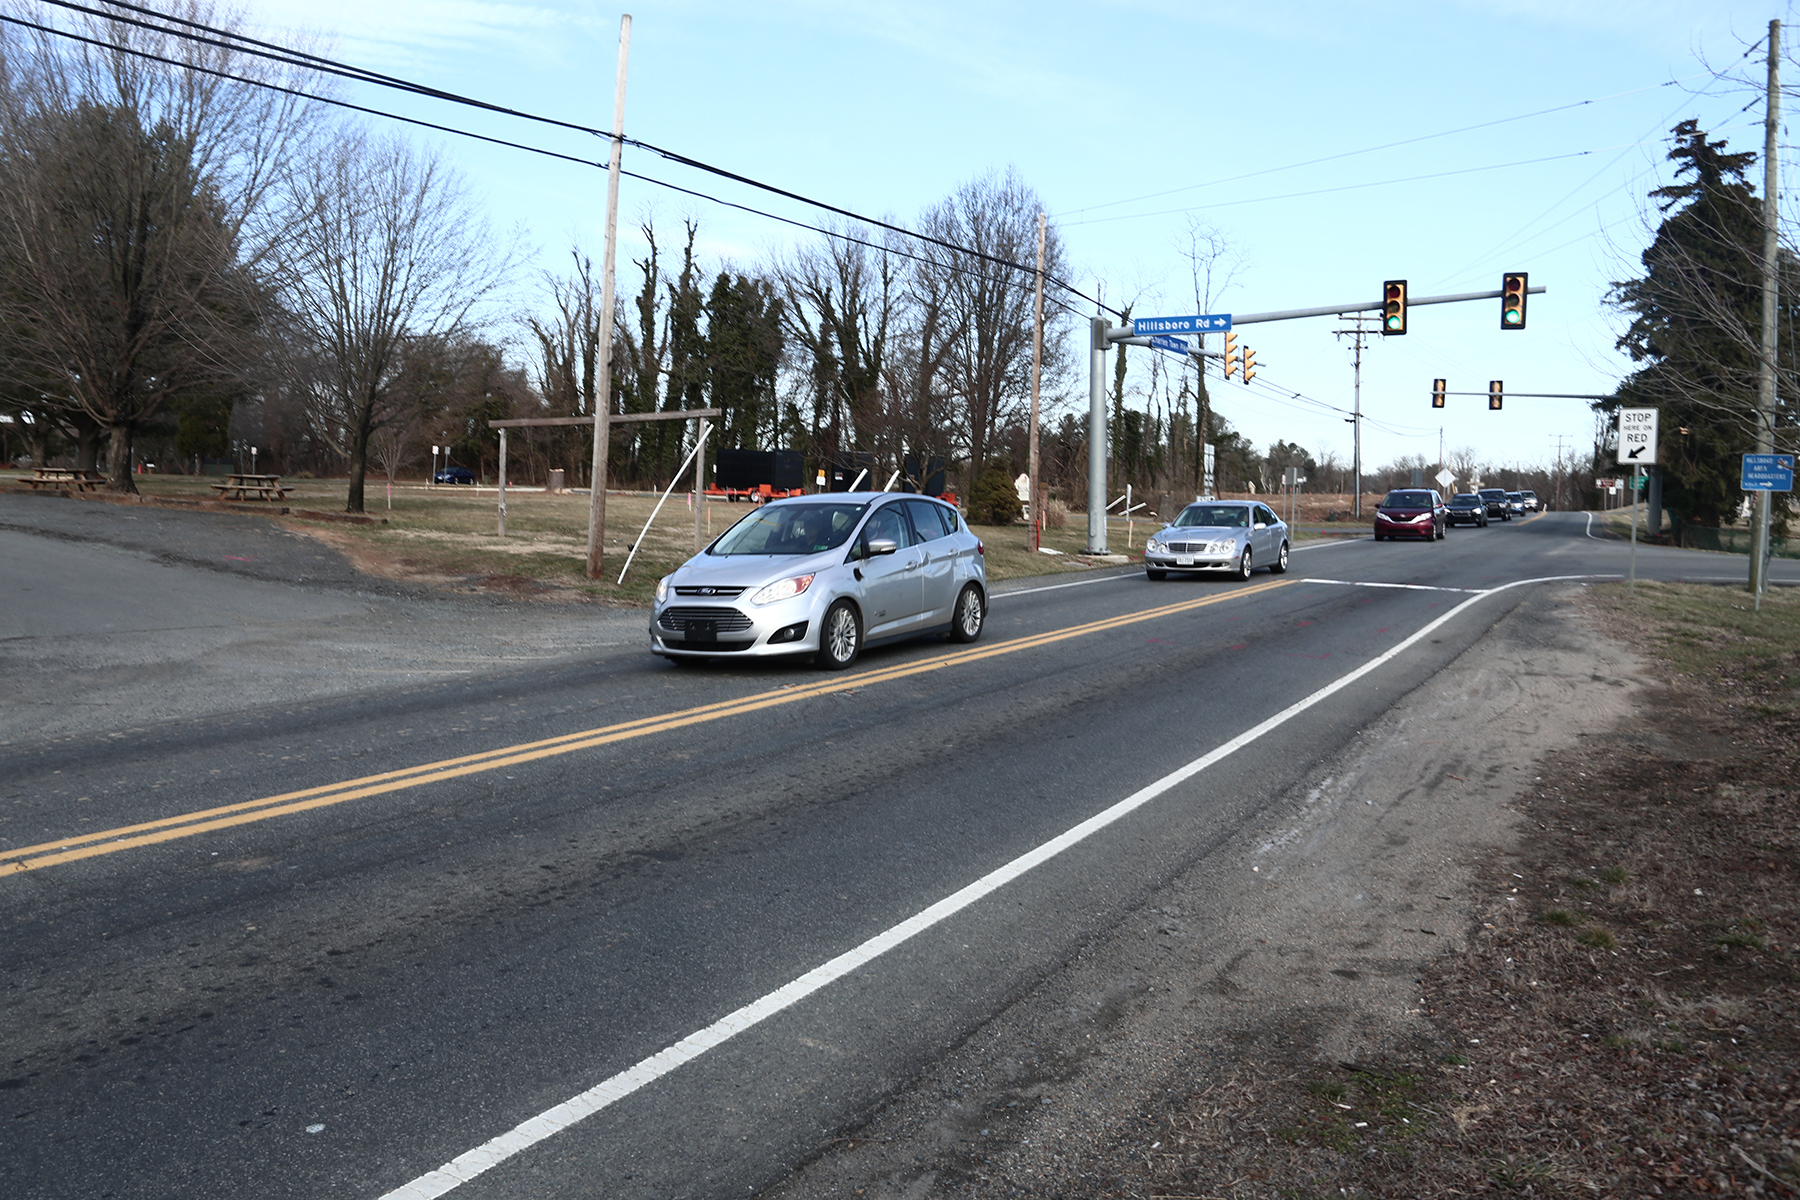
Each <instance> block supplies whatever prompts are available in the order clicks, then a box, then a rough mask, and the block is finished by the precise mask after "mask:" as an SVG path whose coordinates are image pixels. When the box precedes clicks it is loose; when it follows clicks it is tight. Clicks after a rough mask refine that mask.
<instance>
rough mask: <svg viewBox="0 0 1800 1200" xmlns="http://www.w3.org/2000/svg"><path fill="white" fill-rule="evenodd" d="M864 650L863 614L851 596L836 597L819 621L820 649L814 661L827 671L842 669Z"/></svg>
mask: <svg viewBox="0 0 1800 1200" xmlns="http://www.w3.org/2000/svg"><path fill="white" fill-rule="evenodd" d="M861 650H862V618H861V617H860V616H858V615H857V613H856V606H855V605H854V604H852V603H850V602H849V601H848V600H837V601H834V602H833V603H832V605H831V607H830V608H828V609H826V610H825V619H824V620H823V621H821V622H819V653H818V654H817V655H815V656H814V657H813V661H814V662H815V663H817V664H818V665H819V666H821V667H824V668H825V669H826V670H827V671H842V670H843V669H844V668H845V667H848V666H849V665H850V664H851V663H853V662H855V661H856V656H857V654H858V653H860V652H861Z"/></svg>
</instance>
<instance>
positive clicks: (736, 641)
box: [650, 492, 987, 670]
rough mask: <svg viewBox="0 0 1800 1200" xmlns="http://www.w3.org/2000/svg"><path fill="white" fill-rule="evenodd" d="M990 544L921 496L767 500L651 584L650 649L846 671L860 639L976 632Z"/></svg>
mask: <svg viewBox="0 0 1800 1200" xmlns="http://www.w3.org/2000/svg"><path fill="white" fill-rule="evenodd" d="M986 553H987V551H986V548H985V547H984V546H983V545H982V544H981V540H980V539H979V538H977V537H976V536H975V535H974V534H972V533H970V532H969V527H968V525H966V524H965V523H964V522H963V520H962V518H961V516H960V515H958V513H957V511H956V509H954V508H952V507H951V506H950V505H948V504H945V503H944V502H942V501H941V500H934V499H931V498H929V497H926V496H902V495H892V494H889V493H884V492H838V493H825V494H821V495H814V496H799V497H795V498H792V499H788V500H776V501H772V502H771V503H768V504H764V505H762V506H761V507H760V508H757V509H755V510H754V511H752V512H751V513H750V514H749V515H748V516H746V517H744V518H743V519H742V520H740V521H739V522H737V524H735V525H733V526H732V527H731V528H730V529H727V530H726V531H725V532H724V533H722V534H720V535H719V537H718V538H717V539H716V540H715V541H714V542H713V543H712V545H710V546H708V547H707V548H706V549H705V550H702V551H701V552H700V553H699V554H696V555H695V556H694V557H693V558H690V559H689V560H688V561H687V562H685V563H683V564H682V565H681V566H680V567H679V568H677V569H676V571H675V572H674V574H672V575H666V576H664V577H663V578H662V579H661V580H660V581H659V582H658V583H657V585H656V603H655V606H654V607H653V608H652V609H651V613H650V651H651V653H653V654H660V655H662V656H663V657H665V658H668V659H671V660H673V661H675V662H693V661H696V660H702V659H723V658H731V657H736V658H761V657H766V656H773V655H791V654H810V655H812V656H813V659H814V661H815V662H817V663H818V665H819V666H821V667H825V668H827V669H830V670H842V669H843V668H845V667H848V666H849V665H850V664H851V663H853V662H855V661H856V656H857V655H858V654H860V653H862V650H863V648H864V647H865V646H869V645H874V644H875V643H877V642H885V641H892V640H897V639H900V638H908V637H916V636H918V635H920V634H927V633H947V634H949V635H950V639H951V640H952V641H956V642H972V641H974V640H975V639H976V638H978V637H980V636H981V626H982V623H983V622H984V621H985V620H986V618H987V564H986Z"/></svg>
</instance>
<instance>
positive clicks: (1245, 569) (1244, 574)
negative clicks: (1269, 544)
mask: <svg viewBox="0 0 1800 1200" xmlns="http://www.w3.org/2000/svg"><path fill="white" fill-rule="evenodd" d="M1254 569H1255V568H1253V567H1252V566H1251V565H1250V547H1248V546H1245V547H1244V557H1243V558H1241V559H1239V560H1238V569H1237V577H1238V578H1239V579H1248V578H1250V572H1251V571H1252V570H1254Z"/></svg>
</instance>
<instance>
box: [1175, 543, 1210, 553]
mask: <svg viewBox="0 0 1800 1200" xmlns="http://www.w3.org/2000/svg"><path fill="white" fill-rule="evenodd" d="M1165 544H1166V545H1167V546H1168V548H1169V553H1170V554H1207V553H1210V552H1211V551H1212V543H1211V542H1168V543H1165Z"/></svg>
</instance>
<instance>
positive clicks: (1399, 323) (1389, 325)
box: [1381, 279, 1406, 335]
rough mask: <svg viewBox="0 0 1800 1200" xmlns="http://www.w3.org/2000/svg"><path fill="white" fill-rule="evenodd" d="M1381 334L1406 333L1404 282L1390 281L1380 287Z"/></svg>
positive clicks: (1400, 280)
mask: <svg viewBox="0 0 1800 1200" xmlns="http://www.w3.org/2000/svg"><path fill="white" fill-rule="evenodd" d="M1381 332H1382V333H1383V334H1384V335H1386V334H1399V333H1405V332H1406V280H1404V279H1390V280H1388V281H1387V282H1386V283H1384V284H1382V285H1381Z"/></svg>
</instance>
